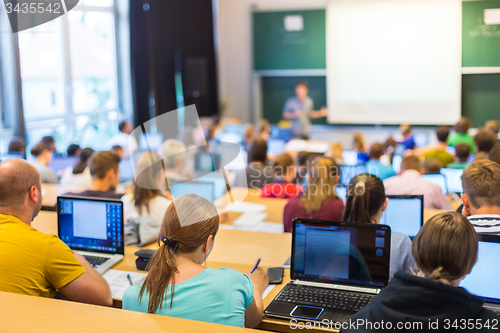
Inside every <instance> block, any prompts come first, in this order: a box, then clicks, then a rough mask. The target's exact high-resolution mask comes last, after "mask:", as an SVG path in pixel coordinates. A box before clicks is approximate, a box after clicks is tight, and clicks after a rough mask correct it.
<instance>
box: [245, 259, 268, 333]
mask: <svg viewBox="0 0 500 333" xmlns="http://www.w3.org/2000/svg"><path fill="white" fill-rule="evenodd" d="M246 274H247V276H248V277H249V278H250V280H252V283H253V300H252V303H251V304H250V306H249V307H248V308H247V309H246V310H245V327H247V328H254V327H256V326H257V325H259V323H260V321H261V320H262V315H263V314H264V303H263V301H262V293H263V292H264V289H265V288H266V287H267V285H268V284H269V277H268V276H267V271H265V270H263V269H262V268H260V267H258V268H257V269H256V270H255V272H253V273H250V272H247V273H246Z"/></svg>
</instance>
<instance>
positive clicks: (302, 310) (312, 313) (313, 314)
mask: <svg viewBox="0 0 500 333" xmlns="http://www.w3.org/2000/svg"><path fill="white" fill-rule="evenodd" d="M324 310H325V309H323V308H317V307H315V306H305V305H297V306H296V307H295V308H294V309H293V310H292V312H291V313H290V316H292V317H297V318H305V319H318V317H319V316H320V315H321V314H322V313H323V311H324Z"/></svg>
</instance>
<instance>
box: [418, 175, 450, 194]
mask: <svg viewBox="0 0 500 333" xmlns="http://www.w3.org/2000/svg"><path fill="white" fill-rule="evenodd" d="M422 179H423V180H427V181H428V182H431V183H433V184H436V185H437V186H439V187H440V188H441V191H443V194H448V188H447V186H446V178H444V176H443V175H422Z"/></svg>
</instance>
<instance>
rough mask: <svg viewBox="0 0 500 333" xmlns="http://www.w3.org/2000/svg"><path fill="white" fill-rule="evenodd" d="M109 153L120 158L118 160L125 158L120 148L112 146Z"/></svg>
mask: <svg viewBox="0 0 500 333" xmlns="http://www.w3.org/2000/svg"><path fill="white" fill-rule="evenodd" d="M109 151H110V152H112V153H115V154H116V155H118V156H120V159H123V158H124V157H125V154H124V152H123V148H122V146H119V145H114V146H113V147H111V149H110V150H109Z"/></svg>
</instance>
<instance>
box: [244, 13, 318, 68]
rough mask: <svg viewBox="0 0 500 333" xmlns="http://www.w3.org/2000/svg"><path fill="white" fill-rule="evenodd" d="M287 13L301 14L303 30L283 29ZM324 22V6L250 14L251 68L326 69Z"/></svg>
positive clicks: (288, 14) (289, 14) (290, 14)
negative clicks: (251, 15)
mask: <svg viewBox="0 0 500 333" xmlns="http://www.w3.org/2000/svg"><path fill="white" fill-rule="evenodd" d="M290 16H301V17H302V22H303V29H302V30H300V31H287V30H286V29H285V18H286V17H290ZM325 21H326V11H325V10H324V9H322V10H301V11H279V12H255V13H253V50H254V69H255V70H279V69H325V68H326V24H325Z"/></svg>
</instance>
